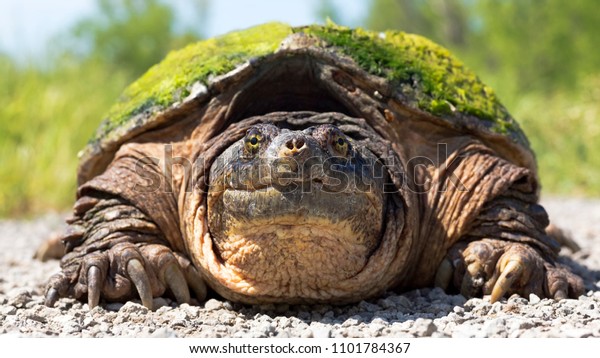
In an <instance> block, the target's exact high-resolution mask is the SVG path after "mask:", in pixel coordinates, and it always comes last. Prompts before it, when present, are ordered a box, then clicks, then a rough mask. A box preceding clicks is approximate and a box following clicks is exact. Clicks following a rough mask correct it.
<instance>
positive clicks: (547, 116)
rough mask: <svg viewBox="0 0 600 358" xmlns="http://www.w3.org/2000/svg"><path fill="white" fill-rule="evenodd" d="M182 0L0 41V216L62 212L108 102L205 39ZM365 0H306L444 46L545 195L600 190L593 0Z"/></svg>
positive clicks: (110, 0)
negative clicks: (528, 152) (36, 43)
mask: <svg viewBox="0 0 600 358" xmlns="http://www.w3.org/2000/svg"><path fill="white" fill-rule="evenodd" d="M190 1H191V2H193V4H194V5H193V8H194V9H195V12H196V13H195V14H194V16H195V17H196V18H197V21H196V22H195V24H196V26H194V28H189V29H181V28H178V27H177V26H176V25H177V21H178V19H177V17H176V15H175V12H174V10H173V8H172V7H171V5H169V3H168V2H167V1H160V0H97V12H96V13H95V15H94V16H92V17H89V18H84V19H81V20H80V21H79V22H78V23H77V24H76V25H75V26H73V27H71V28H69V29H68V30H67V31H65V32H64V33H63V34H62V35H61V36H59V37H58V38H56V39H54V40H53V41H52V43H51V46H49V47H48V48H49V50H47V51H46V53H44V55H43V56H41V60H40V58H37V59H31V61H22V60H16V59H15V58H12V57H11V56H9V55H6V54H2V52H1V51H2V49H1V48H0V217H2V216H23V215H35V214H39V213H43V212H45V211H48V210H68V208H69V207H70V205H71V204H72V202H73V199H74V195H75V173H76V168H77V152H78V151H79V150H80V149H81V148H83V146H84V145H85V143H86V142H87V140H88V138H90V136H91V135H92V133H93V132H94V130H95V129H96V127H97V126H98V124H99V122H100V120H101V119H102V116H103V115H104V113H106V111H107V110H108V108H109V107H110V105H111V104H112V103H113V102H114V101H115V100H116V99H117V98H118V96H119V94H120V93H121V91H122V90H123V89H124V88H125V86H126V85H127V84H128V83H129V82H131V81H132V80H134V79H135V78H136V77H138V76H139V75H140V74H142V73H143V72H144V71H146V70H147V69H148V68H149V67H150V66H151V65H152V64H154V63H156V62H158V61H160V59H161V58H163V57H164V56H165V54H166V53H167V52H168V51H170V50H171V49H174V48H179V47H182V46H184V45H185V44H187V43H190V42H193V41H197V40H199V39H201V38H202V37H203V28H202V23H203V21H204V20H205V16H206V14H207V9H208V7H209V6H210V1H209V0H190ZM365 1H367V2H368V6H367V8H368V11H367V13H365V14H364V16H363V17H362V18H361V19H359V20H356V19H354V20H353V21H350V20H346V19H344V17H343V16H342V15H341V14H342V12H341V11H340V9H339V8H337V7H336V6H339V5H336V3H335V2H333V1H331V0H320V1H315V2H313V6H314V7H315V8H314V9H313V10H314V14H315V15H314V18H315V20H316V21H319V22H324V21H325V19H326V18H330V19H332V20H333V21H335V22H337V23H339V24H342V25H352V26H356V25H358V26H362V27H365V28H370V29H373V30H385V29H397V30H402V31H406V32H412V33H418V34H421V35H424V36H426V37H429V38H431V39H432V40H434V41H436V42H438V43H440V44H441V45H443V46H445V47H447V48H449V49H450V50H451V51H453V52H454V53H455V55H456V56H457V57H458V58H460V59H461V60H462V61H463V62H465V63H466V65H467V66H468V67H470V68H471V69H473V70H474V71H475V72H476V73H477V74H478V75H479V76H480V77H481V78H482V80H483V81H484V82H486V83H487V84H489V85H490V86H491V87H492V88H494V89H495V90H496V92H497V93H498V94H499V97H500V98H501V99H502V101H503V103H504V104H505V105H506V107H507V108H508V109H509V111H510V112H511V113H512V114H513V115H514V116H515V117H516V118H517V120H518V121H519V122H520V123H521V124H522V126H523V128H524V130H525V132H526V134H527V135H528V137H529V138H530V140H531V142H532V145H533V148H534V150H535V151H536V153H537V157H538V161H539V164H540V176H541V178H542V184H543V194H544V195H588V196H589V195H594V196H597V195H600V26H598V24H600V5H599V3H598V2H597V1H596V0H570V1H563V0H427V1H425V0H365ZM232 11H235V10H232ZM238 11H239V10H238ZM357 22H358V23H357Z"/></svg>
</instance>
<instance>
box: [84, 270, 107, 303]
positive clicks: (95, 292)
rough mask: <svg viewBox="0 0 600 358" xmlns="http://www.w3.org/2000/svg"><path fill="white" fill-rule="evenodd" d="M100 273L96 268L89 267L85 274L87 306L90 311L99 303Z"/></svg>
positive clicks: (101, 279) (101, 278)
mask: <svg viewBox="0 0 600 358" xmlns="http://www.w3.org/2000/svg"><path fill="white" fill-rule="evenodd" d="M102 276H103V275H102V272H101V271H100V269H99V268H98V267H97V266H90V268H89V269H88V273H87V286H88V306H89V308H90V309H92V308H94V307H96V306H98V303H100V291H101V288H102V286H101V283H102V281H103V277H102Z"/></svg>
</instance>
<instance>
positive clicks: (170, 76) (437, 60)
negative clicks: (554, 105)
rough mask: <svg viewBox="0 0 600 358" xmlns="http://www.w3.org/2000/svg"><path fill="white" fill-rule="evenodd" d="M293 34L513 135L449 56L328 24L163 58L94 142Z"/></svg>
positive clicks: (435, 107) (399, 36) (438, 109)
mask: <svg viewBox="0 0 600 358" xmlns="http://www.w3.org/2000/svg"><path fill="white" fill-rule="evenodd" d="M293 32H303V33H305V34H307V35H311V36H316V37H318V38H320V39H321V40H323V42H324V43H325V45H326V46H328V47H333V48H337V49H338V51H340V52H341V53H343V54H345V55H347V56H349V57H351V58H352V59H353V60H354V61H355V62H356V63H357V64H358V65H359V66H360V67H361V68H363V69H364V70H365V71H367V72H369V73H371V74H373V75H377V76H381V77H384V78H386V79H388V80H389V81H391V83H392V85H394V86H396V87H397V88H398V90H399V91H402V93H403V94H404V95H405V97H408V98H411V99H412V100H413V101H414V103H415V105H416V107H418V108H420V109H421V110H424V111H426V112H430V113H432V114H434V115H438V116H442V117H446V118H450V117H453V116H455V113H454V112H459V113H463V114H465V115H470V116H474V117H478V118H480V119H483V120H488V121H492V130H494V131H496V132H498V133H503V134H505V133H508V131H517V132H519V131H520V130H519V129H518V125H517V124H516V123H515V121H514V120H513V119H512V118H511V117H510V115H509V114H508V112H507V111H506V109H505V108H504V107H503V106H502V105H501V104H500V102H499V101H498V99H497V97H496V95H495V94H494V92H493V90H492V89H491V88H489V87H488V86H486V85H484V84H483V83H482V82H481V81H480V80H479V79H478V78H477V77H476V76H475V75H474V74H473V73H472V72H471V71H469V70H468V69H466V68H465V66H464V65H463V64H462V63H461V62H460V61H458V60H457V59H455V58H454V57H453V56H452V55H451V54H450V52H449V51H448V50H446V49H445V48H443V47H441V46H438V45H436V44H435V43H433V42H431V41H430V40H428V39H426V38H424V37H421V36H418V35H412V34H406V33H402V32H395V31H388V32H384V33H378V32H371V31H367V30H363V29H360V28H359V29H350V28H346V27H342V26H337V25H335V24H328V25H326V26H319V25H313V26H307V27H300V28H292V27H290V26H288V25H285V24H281V23H268V24H264V25H260V26H256V27H253V28H250V29H247V30H243V31H237V32H231V33H229V34H226V35H223V36H220V37H216V38H212V39H208V40H205V41H201V42H198V43H195V44H192V45H189V46H187V47H185V48H184V49H182V50H179V51H174V52H172V53H170V54H169V55H168V56H167V57H166V58H165V59H164V60H163V61H162V62H160V63H159V64H157V65H155V66H153V67H152V68H150V70H148V72H146V74H144V75H143V76H142V77H141V78H140V79H138V80H137V81H136V82H134V83H133V84H131V85H130V86H129V87H128V88H127V89H126V90H125V92H124V93H123V95H122V96H121V99H120V100H119V102H118V103H117V104H115V105H114V106H113V107H112V108H111V109H110V111H109V113H108V115H107V118H106V120H105V121H104V123H103V125H102V126H101V127H100V129H99V130H98V133H97V134H96V140H101V139H102V138H105V136H106V135H107V134H108V133H110V132H111V131H112V130H113V129H114V128H117V127H119V126H122V125H125V124H126V123H127V121H128V120H129V119H131V118H133V117H134V116H135V115H136V114H139V113H142V112H144V111H150V112H151V113H155V112H158V111H161V110H164V109H165V108H167V107H169V106H170V105H172V104H173V103H175V102H177V101H180V100H182V99H183V98H185V97H186V96H187V95H188V94H189V92H190V89H191V87H192V85H193V84H194V83H196V82H202V83H204V84H207V81H208V79H209V77H211V76H218V75H223V74H225V73H227V72H229V71H231V70H233V69H235V68H236V66H239V65H240V64H242V63H244V62H246V61H248V60H250V59H252V58H256V57H262V56H266V55H269V54H272V53H274V52H275V51H276V49H277V48H278V47H279V45H280V43H281V42H282V41H283V40H284V39H285V38H286V37H287V36H288V35H290V34H292V33H293Z"/></svg>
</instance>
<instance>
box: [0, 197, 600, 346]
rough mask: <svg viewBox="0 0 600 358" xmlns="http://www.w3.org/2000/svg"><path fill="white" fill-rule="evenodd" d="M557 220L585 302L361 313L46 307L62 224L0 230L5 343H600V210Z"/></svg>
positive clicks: (383, 304) (383, 307)
mask: <svg viewBox="0 0 600 358" xmlns="http://www.w3.org/2000/svg"><path fill="white" fill-rule="evenodd" d="M543 204H544V205H545V206H546V208H547V210H548V212H549V213H550V217H551V219H552V220H553V222H554V223H555V224H557V225H558V226H559V227H561V228H563V229H566V230H567V231H568V232H571V233H572V234H573V237H574V238H575V240H576V241H577V242H578V243H579V244H580V246H581V247H582V250H581V251H579V252H577V253H571V252H569V251H568V250H566V249H565V250H564V256H563V257H564V260H565V261H566V262H567V263H568V264H569V265H571V266H572V267H573V268H574V270H575V271H576V272H577V273H579V274H580V275H581V276H582V277H583V278H584V280H585V283H586V289H587V292H586V294H584V296H582V297H580V298H579V299H577V300H563V301H560V302H555V301H553V300H549V299H540V298H538V297H536V296H531V297H528V298H527V299H526V298H521V297H518V296H516V295H515V296H513V297H511V298H509V299H508V300H503V301H502V302H496V303H494V304H491V303H490V302H489V298H484V299H469V300H467V299H465V298H464V297H462V296H460V295H447V294H445V293H444V292H443V291H442V290H440V289H421V290H415V291H411V292H407V293H404V294H396V293H388V294H386V295H384V296H383V297H381V298H379V299H374V300H370V301H363V302H360V303H358V304H356V305H351V306H342V307H335V306H327V305H324V306H288V305H262V306H244V305H240V304H235V303H231V302H228V301H223V300H222V299H219V298H212V299H210V300H208V301H207V302H206V303H204V304H198V302H192V304H191V305H187V304H183V305H179V306H178V305H177V304H175V303H174V302H172V301H170V300H169V299H163V298H158V299H155V301H154V306H155V307H158V309H156V310H155V311H154V312H152V311H149V310H148V309H146V308H145V307H143V306H141V305H140V304H139V302H138V303H134V302H128V303H126V304H124V305H123V304H115V303H112V304H103V305H101V306H100V307H96V308H94V309H93V310H88V307H87V304H82V303H81V302H78V301H76V300H73V299H61V300H60V301H59V302H58V303H57V306H56V307H55V308H49V307H46V306H44V305H43V303H42V302H43V297H42V293H43V287H44V283H45V280H46V279H47V278H48V277H49V276H50V275H51V274H52V273H54V272H56V271H58V262H57V261H52V262H46V263H42V262H37V261H35V260H32V259H31V257H32V255H33V252H34V250H35V248H36V247H37V246H38V245H39V244H40V242H42V241H43V240H44V238H45V237H47V236H48V235H49V233H51V232H52V231H54V230H57V229H59V228H60V227H61V225H62V217H61V216H60V215H47V216H44V217H41V218H38V219H36V220H32V221H12V220H7V221H0V272H2V274H1V276H0V334H2V335H10V336H24V337H45V336H59V337H112V336H127V337H273V336H276V337H321V338H323V337H379V336H395V337H427V336H431V337H577V338H583V337H600V200H583V199H564V198H550V199H546V200H543Z"/></svg>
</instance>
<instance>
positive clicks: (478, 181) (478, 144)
mask: <svg viewBox="0 0 600 358" xmlns="http://www.w3.org/2000/svg"><path fill="white" fill-rule="evenodd" d="M265 26H266V27H263V28H255V29H253V30H251V31H248V32H241V33H233V34H229V35H226V36H225V37H223V38H220V39H216V40H209V41H208V42H204V43H201V44H200V45H198V46H200V47H201V48H204V47H206V46H208V47H207V48H205V50H206V49H209V48H212V49H215V48H219V47H218V44H222V43H225V44H227V46H233V45H232V44H238V45H240V44H243V43H245V42H244V41H247V40H249V39H250V38H254V36H256V37H257V38H262V39H263V40H264V41H263V40H257V42H256V43H253V42H249V43H248V44H246V45H247V46H248V48H246V49H245V50H242V49H239V48H238V49H237V50H233V49H235V48H236V47H235V46H234V47H227V46H225V48H223V49H220V48H219V49H218V50H215V51H216V52H211V51H207V52H206V53H205V54H204V53H203V54H202V55H199V56H200V58H199V59H200V64H201V65H203V66H204V64H205V63H212V65H214V64H215V63H221V62H219V61H224V59H230V60H232V59H233V60H232V61H233V62H235V61H237V60H238V59H240V61H245V60H246V59H248V58H250V57H252V56H259V57H255V58H254V60H252V61H250V62H246V63H245V64H244V65H241V66H239V67H236V68H234V67H235V66H234V65H232V67H223V68H222V69H221V70H220V71H228V70H231V69H233V70H232V71H231V72H228V73H226V74H223V75H222V76H220V77H218V78H215V79H214V80H213V81H212V82H211V84H209V88H208V89H207V88H206V87H205V88H204V90H202V89H200V90H198V91H196V92H197V93H196V94H195V95H193V96H191V98H189V99H188V100H184V101H183V102H182V103H181V104H178V105H170V104H169V103H170V101H171V99H169V98H171V97H169V96H179V95H180V92H179V91H178V90H177V89H174V88H172V87H168V86H165V87H164V89H160V90H157V88H163V87H161V86H160V85H159V84H160V82H156V83H154V82H153V81H154V80H150V79H152V78H154V79H157V80H158V79H160V78H162V77H161V76H159V75H156V76H155V74H156V73H158V72H157V71H159V69H161V68H162V70H165V69H168V68H170V67H169V66H167V65H166V64H168V63H171V64H170V66H173V64H174V63H178V62H181V61H184V60H185V59H187V58H185V56H187V55H185V52H182V53H181V54H180V55H181V56H184V57H178V56H180V55H171V56H170V57H169V58H168V59H167V60H165V62H163V64H161V65H158V67H156V68H154V69H152V70H151V71H150V72H149V74H147V75H146V76H145V77H143V78H142V79H141V80H140V82H138V83H137V84H134V85H132V87H131V88H133V89H135V88H137V89H136V90H135V91H134V92H135V93H137V94H136V95H135V96H134V97H135V98H138V99H139V101H141V98H143V97H144V96H146V95H147V96H149V97H147V98H154V99H156V98H163V99H165V101H166V102H164V103H162V104H160V106H159V107H158V108H159V109H158V112H153V111H150V112H148V113H147V114H146V117H143V118H142V117H135V116H134V117H130V116H131V115H132V113H133V112H131V113H130V112H127V111H128V110H126V111H125V112H121V113H125V114H123V117H121V119H120V120H119V121H117V122H115V123H114V125H115V126H114V127H111V128H113V129H110V128H109V130H108V131H105V132H102V130H105V129H106V127H105V128H104V129H101V133H104V134H102V136H104V137H103V138H101V139H100V142H98V143H99V144H98V146H94V145H92V146H91V147H88V150H92V152H90V153H92V154H90V155H89V156H88V157H84V159H83V161H82V166H81V169H80V172H79V181H80V187H79V189H78V193H77V197H78V200H77V202H76V203H75V205H74V212H73V217H72V218H71V219H69V224H70V228H69V230H68V231H67V232H66V233H65V235H64V236H63V237H62V242H64V243H65V245H66V251H67V254H66V255H65V256H64V257H63V258H62V261H61V267H62V271H61V272H60V273H58V274H57V275H55V276H53V277H52V278H51V279H50V281H49V284H48V290H47V294H46V301H47V303H48V304H54V302H55V301H56V300H57V299H58V298H59V297H63V296H74V297H77V298H80V299H87V301H88V303H89V304H90V306H96V305H98V304H99V302H100V301H101V300H107V301H125V300H129V299H132V298H136V297H139V298H140V299H141V301H142V303H143V304H144V305H146V306H148V307H151V305H152V298H153V297H158V296H161V295H164V294H167V295H171V296H173V297H174V298H175V299H177V301H179V302H188V301H189V299H190V297H191V295H194V296H196V297H197V298H198V299H199V300H203V299H204V297H205V296H206V292H207V289H211V290H214V291H215V292H216V293H218V294H219V295H221V296H223V297H225V298H227V299H230V300H233V301H239V302H243V303H267V302H286V303H335V304H343V303H348V302H356V301H359V300H362V299H366V298H369V297H374V296H377V295H380V294H382V293H383V292H385V291H386V290H390V289H398V290H403V289H409V288H415V287H425V286H432V285H437V286H440V287H442V288H444V289H447V290H449V291H458V292H460V293H462V294H463V295H465V296H481V295H491V298H492V300H493V301H496V300H499V299H501V298H502V297H504V296H506V295H510V294H513V293H518V294H521V295H528V294H529V293H535V294H537V295H539V296H545V297H553V298H557V299H560V298H565V297H576V296H577V295H579V294H581V292H582V290H583V284H582V281H581V279H580V278H579V277H577V276H576V275H574V274H572V273H571V272H570V271H569V270H568V269H567V268H565V267H564V266H563V265H562V264H561V263H560V262H559V260H558V256H557V253H558V250H559V245H558V244H557V242H556V241H555V240H554V238H553V234H551V233H550V231H548V232H547V230H548V229H547V227H548V224H549V223H548V218H547V215H546V213H545V211H544V209H543V208H542V207H541V206H539V205H538V204H537V202H538V192H539V186H538V181H537V173H536V165H535V159H534V156H533V154H532V153H531V151H530V149H529V147H528V144H527V140H526V138H525V137H524V136H523V134H522V132H521V131H520V129H518V126H517V125H516V124H514V125H513V120H512V119H510V116H508V114H507V112H506V111H505V110H504V109H503V107H501V105H500V104H499V103H497V100H496V99H495V98H494V97H493V96H491V95H490V92H489V91H487V90H485V88H486V87H484V86H483V85H481V84H480V83H479V82H478V80H477V79H476V78H475V77H474V76H472V75H470V74H469V73H468V72H464V73H462V74H463V75H464V76H467V77H464V78H463V79H462V80H457V77H456V76H459V77H460V74H461V72H460V71H458V69H463V67H462V65H459V64H455V63H454V62H453V61H454V60H452V59H451V57H449V55H448V54H447V53H445V52H443V53H439V51H441V50H440V49H439V48H437V47H436V46H435V45H433V44H431V43H430V42H429V41H427V40H423V39H420V38H415V37H412V36H409V35H403V34H392V33H389V34H386V36H385V38H381V37H378V36H377V35H376V34H373V33H368V32H364V31H363V30H349V29H345V28H340V27H337V26H333V25H329V26H327V27H316V26H312V27H305V28H299V29H294V30H293V31H292V30H291V29H289V28H287V27H286V26H284V25H278V24H275V25H265ZM270 26H271V27H273V29H270ZM288 31H289V32H293V33H292V34H291V35H289V36H287V37H286V35H287V33H288ZM262 32H267V33H268V34H267V35H265V36H264V37H260V36H261V33H262ZM278 41H280V43H279V44H277V46H275V45H274V42H278ZM327 44H329V45H327ZM330 45H333V46H330ZM366 45H368V46H367V48H370V49H371V51H369V53H370V54H372V57H369V56H371V55H367V54H365V53H363V52H358V53H357V52H356V51H359V49H360V48H363V46H366ZM202 46H204V47H202ZM211 46H217V47H211ZM369 46H370V47H369ZM403 46H404V47H403ZM405 46H409V47H410V48H411V49H412V48H413V47H414V49H413V51H407V52H406V51H404V52H406V54H402V55H400V54H399V53H397V52H395V51H401V50H402V49H403V48H405ZM415 46H416V47H415ZM275 48H277V50H276V51H275V50H274V49H275ZM188 50H189V49H188ZM184 51H185V50H184ZM228 51H232V52H228ZM272 51H275V52H273V53H271V52H272ZM192 53H195V52H194V51H192ZM269 53H271V54H269ZM188 54H189V52H188ZM260 54H263V55H262V56H263V57H260V56H261V55H260ZM266 54H269V55H266ZM208 55H210V56H209V58H206V56H208ZM202 56H204V57H202ZM403 56H405V57H403ZM434 59H435V61H437V62H435V61H434V62H430V61H432V60H434ZM190 60H193V56H192V58H190ZM210 61H212V62H210ZM184 62H185V61H184ZM419 64H420V65H419ZM196 65H198V63H197V64H196ZM212 65H210V66H212ZM161 66H162V67H161ZM188 66H191V67H188ZM207 66H208V65H206V66H204V67H201V68H199V69H197V68H195V67H194V63H193V61H192V62H190V63H185V65H181V66H179V67H178V68H190V69H194V71H196V70H197V71H199V72H195V73H197V74H198V73H204V75H208V72H206V69H207V68H209V67H207ZM373 66H375V67H373ZM377 66H379V67H377ZM177 71H179V70H177ZM203 71H204V72H203ZM419 71H421V72H419ZM457 71H458V72H457ZM465 71H466V70H465ZM407 74H408V75H407ZM416 74H419V76H421V77H420V80H419V81H416V82H415V81H414V79H415V77H414V76H415V75H416ZM204 75H202V76H204ZM405 75H406V76H409V77H405ZM179 76H180V74H179V72H173V73H172V76H171V77H172V78H174V79H177V78H180V77H179ZM193 80H194V81H195V80H198V78H196V77H195V78H193ZM145 81H147V82H145ZM190 81H192V79H191V80H190ZM402 81H408V82H402ZM411 81H412V82H411ZM144 83H145V86H147V93H145V92H144V87H143V86H140V84H144ZM177 83H179V84H178V85H177V86H180V85H181V86H184V84H185V83H191V82H189V81H187V80H181V81H179V82H177ZM404 84H408V86H409V87H410V88H409V89H410V90H408V89H407V87H404ZM136 86H137V87H136ZM156 86H158V87H156ZM422 86H424V87H422ZM131 88H130V90H128V92H127V93H130V94H131V93H133V92H131V91H133V90H132V89H131ZM178 88H183V87H178ZM163 90H164V91H166V92H163ZM156 91H158V92H156ZM411 91H412V92H411ZM461 91H466V92H468V93H469V94H468V95H465V96H464V98H463V100H464V101H463V102H460V101H459V100H458V99H457V98H454V99H453V97H452V96H455V95H456V94H460V93H461ZM478 91H483V92H484V93H479V92H478ZM415 95H417V97H414V96H415ZM444 96H446V97H444ZM132 98H133V97H132ZM415 98H419V99H420V100H419V101H417V102H416V105H415V102H414V99H415ZM138 99H136V100H134V101H133V102H131V103H137V102H138ZM442 100H443V101H448V102H449V103H451V104H452V105H453V106H454V109H452V110H451V111H450V112H448V111H446V110H442V111H440V108H441V107H440V104H439V103H438V104H436V102H435V101H442ZM150 101H152V100H150ZM453 101H454V102H453ZM478 101H484V102H486V101H491V102H486V103H488V104H489V103H491V104H490V105H487V104H486V105H482V106H481V107H477V106H479V105H478V104H477V103H479V102H478ZM159 102H160V101H159ZM144 103H149V102H147V101H145V102H144ZM157 103H158V102H157ZM440 103H441V102H440ZM461 103H462V104H461ZM482 103H483V102H482ZM140 105H141V102H140ZM168 105H170V107H168V108H166V107H165V106H168ZM135 106H137V105H133V107H131V106H130V107H127V108H130V109H131V108H134V107H135ZM442 107H443V106H442ZM136 108H137V107H136ZM442 109H443V108H442ZM131 110H132V111H133V110H134V109H131ZM461 111H462V112H461ZM136 118H137V119H136ZM144 118H145V119H144ZM507 118H508V119H507ZM498 123H505V124H506V123H508V124H510V125H501V126H500V127H502V130H500V131H498V130H497V129H498V128H499V127H498ZM132 128H133V129H132ZM109 132H110V133H112V134H110V135H108V134H107V133H109ZM110 136H113V137H112V139H109V137H110ZM115 136H116V137H115ZM90 148H91V149H90ZM314 160H316V161H317V162H316V163H317V164H319V165H320V166H319V165H317V166H314V165H313V164H315V162H314ZM324 163H333V164H335V165H334V166H326V165H324ZM366 164H368V165H366ZM257 168H258V169H257ZM260 168H263V169H266V172H261V170H260ZM366 168H371V169H366ZM304 169H306V170H304ZM257 173H258V174H257ZM261 173H262V174H261ZM264 173H267V175H264ZM340 175H342V176H343V178H345V179H344V180H346V181H344V180H342V182H345V183H347V185H345V186H343V188H342V189H343V190H333V189H335V188H337V186H336V183H337V182H336V180H335V179H339V178H340V177H339V176H340ZM365 184H372V185H366V187H368V188H369V190H362V189H361V188H363V187H365ZM306 186H308V187H309V188H310V190H308V191H307V192H302V191H300V192H298V191H294V190H290V189H298V187H299V188H304V187H306ZM338 189H339V188H338ZM42 255H43V254H42Z"/></svg>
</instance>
